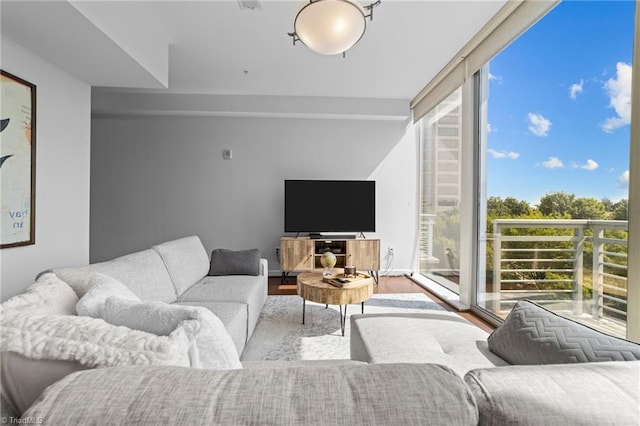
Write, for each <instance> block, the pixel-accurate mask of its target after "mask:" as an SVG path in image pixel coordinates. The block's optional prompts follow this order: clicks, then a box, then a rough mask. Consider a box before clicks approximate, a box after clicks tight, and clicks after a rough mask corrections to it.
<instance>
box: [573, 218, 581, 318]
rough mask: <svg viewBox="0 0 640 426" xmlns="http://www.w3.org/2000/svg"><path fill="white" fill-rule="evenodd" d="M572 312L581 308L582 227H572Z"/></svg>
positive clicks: (577, 312) (576, 312) (578, 312)
mask: <svg viewBox="0 0 640 426" xmlns="http://www.w3.org/2000/svg"><path fill="white" fill-rule="evenodd" d="M573 256H574V257H573V313H574V314H576V315H578V314H581V313H582V311H583V308H582V297H583V295H582V287H583V277H584V271H583V267H584V227H582V226H580V225H579V227H577V228H573Z"/></svg>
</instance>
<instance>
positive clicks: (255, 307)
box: [178, 275, 268, 336]
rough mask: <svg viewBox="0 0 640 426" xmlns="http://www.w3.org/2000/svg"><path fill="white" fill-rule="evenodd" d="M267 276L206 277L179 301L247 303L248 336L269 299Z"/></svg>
mask: <svg viewBox="0 0 640 426" xmlns="http://www.w3.org/2000/svg"><path fill="white" fill-rule="evenodd" d="M267 290H268V286H267V283H266V277H264V276H262V275H259V276H256V277H254V276H248V275H228V276H224V277H204V278H203V279H202V280H200V281H199V282H198V283H197V284H195V285H194V286H192V287H191V288H190V289H189V290H187V291H185V292H184V293H183V294H182V295H181V296H180V297H179V298H178V302H240V303H244V304H246V305H247V318H248V328H247V336H251V334H252V333H253V329H254V328H255V326H256V323H257V322H258V317H259V316H260V312H261V311H262V307H263V306H264V303H265V302H266V300H267Z"/></svg>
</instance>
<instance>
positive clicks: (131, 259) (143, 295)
mask: <svg viewBox="0 0 640 426" xmlns="http://www.w3.org/2000/svg"><path fill="white" fill-rule="evenodd" d="M209 269H210V259H209V254H208V253H207V251H206V250H205V248H204V246H203V245H202V242H201V241H200V239H199V238H198V237H197V236H190V237H185V238H180V239H177V240H173V241H167V242H165V243H162V244H158V245H156V246H153V247H151V248H150V249H147V250H143V251H140V252H136V253H131V254H127V255H125V256H122V257H118V258H115V259H113V260H109V261H106V262H101V263H94V264H91V265H84V266H79V267H62V268H54V269H52V270H51V271H52V272H54V273H55V274H56V275H57V276H58V277H59V278H60V279H61V280H62V281H64V282H66V283H67V284H69V285H70V286H71V288H73V290H74V291H75V292H76V294H77V295H78V297H82V296H83V295H84V294H85V292H86V291H87V288H88V285H89V283H90V282H91V277H92V275H93V274H95V273H96V272H98V273H101V274H104V275H107V276H109V277H112V278H114V279H116V280H117V281H120V282H121V283H123V284H124V285H125V286H127V287H128V288H129V289H130V290H131V291H133V293H135V295H136V296H138V297H139V298H140V299H141V300H143V301H158V302H165V303H170V304H178V305H189V306H203V307H205V308H207V309H209V310H210V311H212V312H213V313H214V314H215V315H216V316H217V317H218V318H220V320H222V323H223V324H224V325H225V328H226V329H227V331H228V332H229V334H230V335H231V338H232V339H233V342H234V344H235V346H236V349H237V350H238V354H241V353H242V351H243V349H244V347H245V345H246V343H247V341H248V340H249V337H251V334H252V333H253V330H254V329H255V327H256V324H257V322H258V317H259V316H260V312H261V311H262V306H263V305H264V303H265V301H266V300H267V292H268V283H267V280H268V276H267V275H268V270H269V268H268V265H267V260H266V259H260V271H259V275H257V276H250V275H227V276H208V273H209Z"/></svg>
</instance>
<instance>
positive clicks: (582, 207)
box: [569, 198, 608, 219]
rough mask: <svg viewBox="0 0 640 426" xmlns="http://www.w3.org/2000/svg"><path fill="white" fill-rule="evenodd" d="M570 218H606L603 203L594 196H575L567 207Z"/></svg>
mask: <svg viewBox="0 0 640 426" xmlns="http://www.w3.org/2000/svg"><path fill="white" fill-rule="evenodd" d="M569 214H570V215H571V218H572V219H606V218H607V216H608V214H607V210H606V208H605V205H604V204H603V203H602V201H600V200H596V199H595V198H575V199H574V200H573V202H572V203H571V206H570V207H569Z"/></svg>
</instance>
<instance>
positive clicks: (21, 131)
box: [0, 70, 36, 248]
mask: <svg viewBox="0 0 640 426" xmlns="http://www.w3.org/2000/svg"><path fill="white" fill-rule="evenodd" d="M35 178H36V86H35V85H34V84H31V83H29V82H28V81H25V80H23V79H21V78H19V77H16V76H15V75H13V74H9V73H8V72H5V71H4V70H0V191H1V192H0V201H1V207H2V210H1V211H0V214H1V216H0V248H9V247H18V246H26V245H30V244H35V243H36V236H35V224H36V220H35V213H36V211H35V202H36V197H35V195H36V194H35V189H36V179H35Z"/></svg>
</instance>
